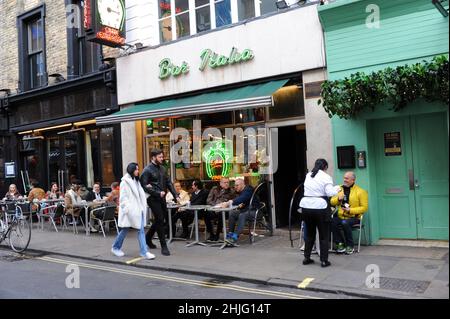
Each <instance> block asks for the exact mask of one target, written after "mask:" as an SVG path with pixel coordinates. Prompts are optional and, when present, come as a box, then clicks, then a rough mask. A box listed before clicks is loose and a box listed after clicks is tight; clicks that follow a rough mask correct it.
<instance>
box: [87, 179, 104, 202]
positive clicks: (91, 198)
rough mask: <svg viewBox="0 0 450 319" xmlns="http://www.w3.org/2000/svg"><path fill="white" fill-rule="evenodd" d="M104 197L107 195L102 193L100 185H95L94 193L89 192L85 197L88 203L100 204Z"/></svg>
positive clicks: (93, 187)
mask: <svg viewBox="0 0 450 319" xmlns="http://www.w3.org/2000/svg"><path fill="white" fill-rule="evenodd" d="M104 196H105V194H104V193H102V192H101V188H100V183H95V184H94V185H93V186H92V192H89V194H88V195H87V196H86V197H85V200H87V201H88V202H98V201H102V200H103V197H104Z"/></svg>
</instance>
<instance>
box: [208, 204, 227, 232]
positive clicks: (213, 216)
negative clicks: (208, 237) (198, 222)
mask: <svg viewBox="0 0 450 319" xmlns="http://www.w3.org/2000/svg"><path fill="white" fill-rule="evenodd" d="M215 219H217V220H218V223H217V231H216V235H219V234H220V233H221V232H222V228H223V220H222V213H221V212H213V211H209V210H208V211H206V212H205V225H206V231H207V232H208V233H210V234H214V228H213V221H214V220H215Z"/></svg>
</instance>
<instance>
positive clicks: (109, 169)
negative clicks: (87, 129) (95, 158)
mask: <svg viewBox="0 0 450 319" xmlns="http://www.w3.org/2000/svg"><path fill="white" fill-rule="evenodd" d="M113 141H114V134H113V128H112V127H106V128H102V129H101V130H100V145H101V163H102V177H103V178H102V184H103V187H109V186H110V185H111V183H112V182H114V181H115V176H114V170H113V152H114V142H113Z"/></svg>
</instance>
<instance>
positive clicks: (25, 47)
mask: <svg viewBox="0 0 450 319" xmlns="http://www.w3.org/2000/svg"><path fill="white" fill-rule="evenodd" d="M45 12H46V7H45V3H43V4H40V5H38V6H37V7H35V8H33V9H31V10H28V11H26V12H24V13H22V14H20V15H18V16H17V29H18V30H17V31H18V49H19V90H20V91H22V92H24V91H29V90H33V89H38V88H40V87H44V86H46V85H48V73H47V54H46V52H47V46H46V36H45V17H46V13H45ZM38 20H41V21H42V48H41V49H40V50H37V51H34V52H32V53H31V54H30V43H31V39H30V25H31V24H32V23H33V22H35V21H38ZM39 54H42V60H43V69H44V73H43V75H42V77H43V78H42V83H41V85H40V86H33V81H32V79H31V63H30V59H31V56H37V55H39Z"/></svg>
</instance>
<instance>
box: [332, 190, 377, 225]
mask: <svg viewBox="0 0 450 319" xmlns="http://www.w3.org/2000/svg"><path fill="white" fill-rule="evenodd" d="M343 193H344V189H343V188H342V186H341V190H340V191H339V193H338V194H337V195H336V196H333V197H332V198H331V201H330V203H331V205H332V206H336V207H338V216H339V218H340V219H349V218H352V217H356V218H361V216H362V215H363V214H364V213H365V212H367V210H368V209H369V196H368V194H367V192H366V191H365V190H364V189H362V188H361V187H359V186H358V185H356V184H355V185H353V187H352V188H351V189H350V198H349V205H350V212H344V211H343V210H342V207H341V203H340V201H339V199H338V196H339V195H340V194H343Z"/></svg>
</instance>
